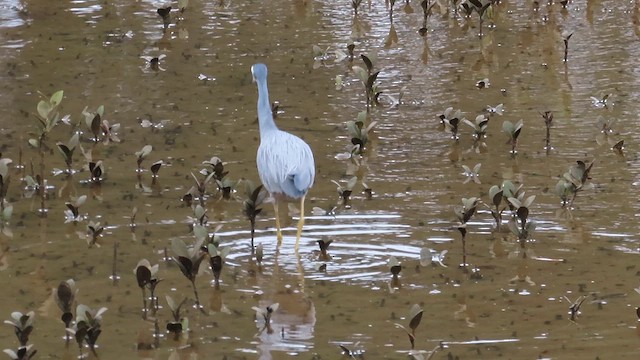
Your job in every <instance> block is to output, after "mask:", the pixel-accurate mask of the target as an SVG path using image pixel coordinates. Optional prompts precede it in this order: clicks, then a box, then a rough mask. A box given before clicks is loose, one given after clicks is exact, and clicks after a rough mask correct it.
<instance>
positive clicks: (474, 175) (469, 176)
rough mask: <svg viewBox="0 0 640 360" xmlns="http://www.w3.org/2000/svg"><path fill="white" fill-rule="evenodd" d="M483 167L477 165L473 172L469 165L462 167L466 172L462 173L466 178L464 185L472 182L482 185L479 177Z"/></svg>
mask: <svg viewBox="0 0 640 360" xmlns="http://www.w3.org/2000/svg"><path fill="white" fill-rule="evenodd" d="M481 166H482V164H480V163H477V164H476V166H474V167H473V170H471V168H470V167H468V166H467V165H462V169H464V172H463V173H462V175H464V176H465V177H466V179H465V180H464V182H463V184H466V183H468V182H469V181H471V180H473V182H474V183H476V184H481V182H480V178H479V177H478V176H479V175H480V174H479V172H480V167H481Z"/></svg>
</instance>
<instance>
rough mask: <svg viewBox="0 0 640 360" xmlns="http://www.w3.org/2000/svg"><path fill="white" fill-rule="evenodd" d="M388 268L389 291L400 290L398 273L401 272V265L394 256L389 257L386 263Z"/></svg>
mask: <svg viewBox="0 0 640 360" xmlns="http://www.w3.org/2000/svg"><path fill="white" fill-rule="evenodd" d="M387 264H388V266H389V272H390V273H391V284H390V289H394V288H400V287H401V285H400V278H399V275H400V271H402V265H400V262H399V261H398V259H397V258H396V257H395V256H391V257H389V261H388V262H387Z"/></svg>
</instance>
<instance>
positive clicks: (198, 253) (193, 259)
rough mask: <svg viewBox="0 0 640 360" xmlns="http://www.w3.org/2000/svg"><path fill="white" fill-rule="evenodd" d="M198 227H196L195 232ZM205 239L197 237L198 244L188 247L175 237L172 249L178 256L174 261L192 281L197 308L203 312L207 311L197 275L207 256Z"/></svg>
mask: <svg viewBox="0 0 640 360" xmlns="http://www.w3.org/2000/svg"><path fill="white" fill-rule="evenodd" d="M196 227H197V226H196ZM196 227H194V232H195V228H196ZM204 240H205V238H200V239H198V238H197V237H196V244H195V245H194V246H193V247H192V248H191V249H189V248H187V245H186V244H185V243H184V241H182V240H180V239H173V241H172V242H171V249H172V250H173V252H174V253H175V254H176V257H174V258H173V261H174V262H175V263H176V264H178V267H179V268H180V271H182V274H183V275H184V276H185V277H186V278H187V279H188V280H189V281H190V282H191V286H192V287H193V294H194V296H195V302H196V303H195V305H196V308H197V309H198V310H200V311H201V312H203V313H205V311H204V309H203V308H202V306H201V305H200V298H199V297H198V288H197V287H196V276H197V275H198V271H199V270H200V263H201V262H202V260H204V257H205V256H206V254H205V252H204V251H202V244H203V243H204Z"/></svg>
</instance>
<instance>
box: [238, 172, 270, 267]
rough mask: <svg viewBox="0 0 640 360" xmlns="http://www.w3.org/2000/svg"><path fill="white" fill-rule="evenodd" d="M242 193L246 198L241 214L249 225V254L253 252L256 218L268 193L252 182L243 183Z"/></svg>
mask: <svg viewBox="0 0 640 360" xmlns="http://www.w3.org/2000/svg"><path fill="white" fill-rule="evenodd" d="M244 193H245V196H246V198H245V199H244V202H243V209H242V212H243V213H244V216H246V217H247V219H248V220H249V222H250V223H251V253H252V254H253V252H254V250H255V249H254V245H253V240H254V238H255V232H256V217H257V216H258V215H259V214H260V213H261V212H262V206H263V205H264V203H265V200H266V199H267V197H268V195H269V194H268V193H267V191H266V190H264V187H263V186H262V185H258V186H255V185H254V184H253V182H251V181H249V180H247V181H245V189H244Z"/></svg>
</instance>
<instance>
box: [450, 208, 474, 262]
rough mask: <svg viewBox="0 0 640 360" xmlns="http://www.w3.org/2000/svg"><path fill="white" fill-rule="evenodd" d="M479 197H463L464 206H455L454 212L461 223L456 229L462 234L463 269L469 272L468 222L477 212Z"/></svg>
mask: <svg viewBox="0 0 640 360" xmlns="http://www.w3.org/2000/svg"><path fill="white" fill-rule="evenodd" d="M478 201H479V199H478V198H475V197H472V198H462V206H459V205H458V206H455V207H454V208H453V212H454V213H455V214H456V217H457V218H458V222H459V224H458V225H457V226H456V229H458V231H459V232H460V235H461V236H462V264H461V265H460V266H461V267H462V269H463V271H464V272H465V273H466V272H468V268H467V266H468V264H467V222H468V221H469V220H471V217H472V216H473V215H474V214H475V213H476V209H477V207H478Z"/></svg>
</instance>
